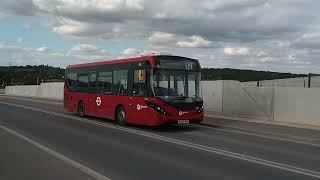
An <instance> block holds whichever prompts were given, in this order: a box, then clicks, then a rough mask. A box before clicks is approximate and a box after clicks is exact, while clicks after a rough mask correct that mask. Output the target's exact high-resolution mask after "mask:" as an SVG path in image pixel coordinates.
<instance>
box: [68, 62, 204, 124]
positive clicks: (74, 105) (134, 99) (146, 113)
mask: <svg viewBox="0 0 320 180" xmlns="http://www.w3.org/2000/svg"><path fill="white" fill-rule="evenodd" d="M146 59H147V60H148V61H149V62H150V64H151V68H155V67H156V66H155V60H154V58H153V56H143V57H138V58H130V59H121V60H113V61H100V62H93V63H87V64H77V65H69V66H68V67H67V68H76V67H88V66H96V65H104V64H118V63H126V62H139V61H146ZM97 97H100V99H101V104H100V105H99V106H98V105H97V103H96V99H97ZM79 102H83V104H84V106H85V113H86V115H89V116H95V117H101V118H106V119H110V120H114V119H115V114H116V108H117V107H118V106H120V105H121V106H123V107H124V109H125V111H126V113H127V123H130V124H137V125H146V126H158V125H161V124H164V123H170V122H171V123H177V121H178V120H189V121H190V122H201V121H202V120H203V112H201V113H199V112H198V110H196V109H193V110H183V112H184V114H183V115H179V110H178V109H176V108H174V107H173V106H171V105H170V104H168V103H167V102H165V101H162V100H161V99H158V98H155V97H138V96H119V95H107V94H89V93H79V92H70V91H69V89H68V87H66V85H65V87H64V108H65V110H67V111H68V112H77V109H78V104H79ZM146 102H154V103H155V104H157V105H159V106H160V107H162V108H163V109H164V110H165V111H166V112H167V113H168V114H167V115H161V114H160V113H159V112H157V111H155V110H154V109H152V108H150V107H149V106H148V105H147V104H146ZM137 106H140V108H138V107H137ZM139 109H140V110H139Z"/></svg>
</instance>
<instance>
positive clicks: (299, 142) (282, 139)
mask: <svg viewBox="0 0 320 180" xmlns="http://www.w3.org/2000/svg"><path fill="white" fill-rule="evenodd" d="M191 125H193V126H198V127H202V128H206V129H211V130H212V129H215V130H219V131H225V132H231V133H236V134H244V135H249V136H256V137H260V138H266V139H272V140H278V141H286V142H292V143H297V144H304V145H309V146H316V147H320V144H313V143H307V142H301V141H295V140H290V139H285V138H278V137H277V138H276V137H270V136H265V135H261V134H253V133H248V132H241V131H233V130H229V129H218V128H213V127H208V126H204V125H198V124H191ZM217 126H220V125H217ZM221 127H225V126H221ZM236 129H237V128H236ZM243 130H244V129H243ZM248 131H249V130H248ZM305 139H306V140H314V139H308V138H305Z"/></svg>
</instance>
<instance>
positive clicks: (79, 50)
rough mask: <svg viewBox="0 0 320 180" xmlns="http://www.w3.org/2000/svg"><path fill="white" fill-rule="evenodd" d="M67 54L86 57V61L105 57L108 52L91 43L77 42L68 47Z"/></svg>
mask: <svg viewBox="0 0 320 180" xmlns="http://www.w3.org/2000/svg"><path fill="white" fill-rule="evenodd" d="M67 55H69V56H76V57H78V58H84V59H88V61H90V60H92V59H99V58H105V57H106V56H108V55H109V53H108V52H107V51H106V50H104V49H100V48H98V47H97V46H94V45H91V44H78V45H76V46H74V47H72V48H71V49H69V50H68V51H67Z"/></svg>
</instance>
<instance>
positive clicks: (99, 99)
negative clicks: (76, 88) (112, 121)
mask: <svg viewBox="0 0 320 180" xmlns="http://www.w3.org/2000/svg"><path fill="white" fill-rule="evenodd" d="M101 102H102V101H101V98H100V97H97V99H96V103H97V106H100V105H101Z"/></svg>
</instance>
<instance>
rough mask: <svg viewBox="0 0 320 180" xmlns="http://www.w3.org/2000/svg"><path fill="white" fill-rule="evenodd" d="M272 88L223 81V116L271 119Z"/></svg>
mask: <svg viewBox="0 0 320 180" xmlns="http://www.w3.org/2000/svg"><path fill="white" fill-rule="evenodd" d="M273 93H274V91H273V88H258V87H244V86H242V84H241V83H240V82H239V81H223V97H222V100H223V112H222V115H225V116H235V117H245V118H253V119H261V120H273Z"/></svg>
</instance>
